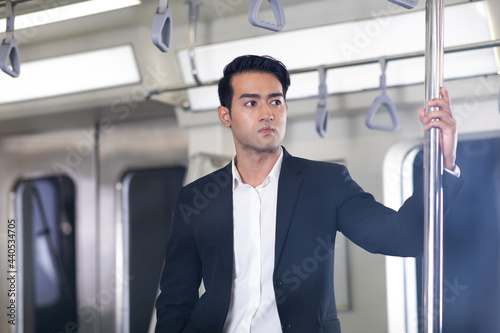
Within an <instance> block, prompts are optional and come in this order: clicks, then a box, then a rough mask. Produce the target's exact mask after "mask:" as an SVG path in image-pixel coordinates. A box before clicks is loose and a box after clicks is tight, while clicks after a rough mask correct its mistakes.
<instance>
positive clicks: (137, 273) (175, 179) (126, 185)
mask: <svg viewBox="0 0 500 333" xmlns="http://www.w3.org/2000/svg"><path fill="white" fill-rule="evenodd" d="M185 173H186V168H184V167H171V168H162V169H152V170H136V171H130V172H128V173H127V174H126V175H125V177H124V180H123V187H122V195H123V200H122V201H123V204H124V211H123V213H124V214H123V215H124V258H123V259H124V260H123V261H124V267H125V268H124V270H125V273H126V274H127V271H128V274H129V277H130V282H129V288H128V290H126V291H124V294H125V296H124V303H125V304H124V309H126V311H127V313H124V316H123V317H124V318H125V320H126V322H125V323H124V324H125V325H124V327H125V330H124V331H125V332H134V333H135V332H137V333H146V332H148V329H149V325H150V322H151V317H152V314H153V310H154V304H155V300H156V297H157V291H158V283H159V281H160V275H161V271H162V267H163V259H164V255H165V248H166V244H167V238H168V233H169V230H170V222H171V218H172V214H173V211H174V206H175V203H176V201H177V194H178V191H179V189H180V188H181V186H182V183H183V180H184V175H185ZM127 321H128V323H127Z"/></svg>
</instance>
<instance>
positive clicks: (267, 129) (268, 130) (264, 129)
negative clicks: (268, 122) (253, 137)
mask: <svg viewBox="0 0 500 333" xmlns="http://www.w3.org/2000/svg"><path fill="white" fill-rule="evenodd" d="M274 131H275V129H274V128H273V127H271V126H266V127H262V128H261V129H260V130H259V133H262V134H270V133H273V132H274Z"/></svg>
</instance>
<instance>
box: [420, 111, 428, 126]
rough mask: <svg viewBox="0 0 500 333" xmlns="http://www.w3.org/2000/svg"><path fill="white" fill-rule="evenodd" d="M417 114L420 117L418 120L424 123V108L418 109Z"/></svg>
mask: <svg viewBox="0 0 500 333" xmlns="http://www.w3.org/2000/svg"><path fill="white" fill-rule="evenodd" d="M418 116H419V117H420V121H421V122H422V124H425V123H426V122H427V121H426V120H424V119H425V108H420V109H418Z"/></svg>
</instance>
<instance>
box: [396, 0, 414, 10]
mask: <svg viewBox="0 0 500 333" xmlns="http://www.w3.org/2000/svg"><path fill="white" fill-rule="evenodd" d="M389 2H392V3H395V4H396V5H400V6H401V7H404V8H406V9H413V8H415V7H416V6H417V5H418V0H389Z"/></svg>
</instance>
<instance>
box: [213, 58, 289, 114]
mask: <svg viewBox="0 0 500 333" xmlns="http://www.w3.org/2000/svg"><path fill="white" fill-rule="evenodd" d="M249 72H250V73H252V72H253V73H270V74H273V75H274V76H276V78H277V79H278V80H279V81H280V82H281V86H282V87H283V97H284V98H285V99H286V92H287V90H288V87H289V86H290V74H289V73H288V70H287V69H286V67H285V65H284V64H283V63H282V62H281V61H279V60H276V59H274V58H273V57H270V56H256V55H244V56H240V57H238V58H235V59H234V60H233V61H231V62H230V63H229V64H227V65H226V67H224V76H223V77H222V78H221V79H220V80H219V100H220V105H222V106H224V107H227V108H228V109H229V115H231V102H232V100H233V95H234V90H233V86H232V84H231V80H232V78H233V76H234V75H236V74H241V73H249Z"/></svg>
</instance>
